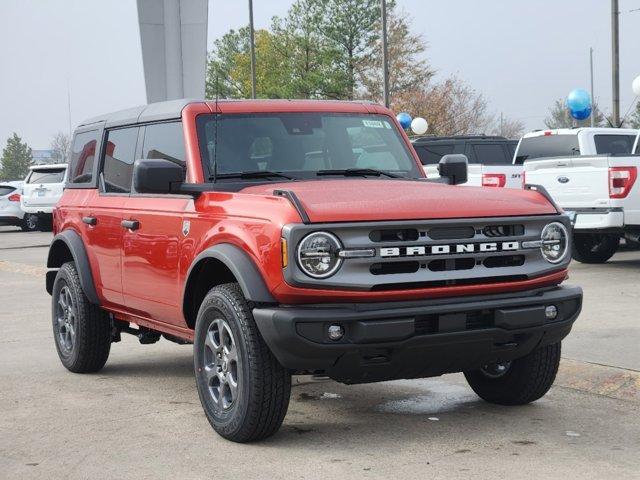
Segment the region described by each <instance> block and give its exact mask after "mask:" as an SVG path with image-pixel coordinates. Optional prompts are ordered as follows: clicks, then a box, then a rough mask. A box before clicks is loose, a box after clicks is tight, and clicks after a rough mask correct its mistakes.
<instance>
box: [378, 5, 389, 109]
mask: <svg viewBox="0 0 640 480" xmlns="http://www.w3.org/2000/svg"><path fill="white" fill-rule="evenodd" d="M380 14H381V16H382V77H383V81H382V84H383V87H382V88H383V92H382V94H383V97H384V106H385V107H387V108H389V105H390V103H389V49H388V45H387V2H386V0H380Z"/></svg>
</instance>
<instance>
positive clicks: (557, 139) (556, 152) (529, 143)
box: [516, 135, 580, 164]
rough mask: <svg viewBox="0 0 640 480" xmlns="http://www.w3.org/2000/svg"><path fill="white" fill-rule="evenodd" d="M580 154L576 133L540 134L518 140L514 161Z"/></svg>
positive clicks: (518, 162)
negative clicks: (518, 144)
mask: <svg viewBox="0 0 640 480" xmlns="http://www.w3.org/2000/svg"><path fill="white" fill-rule="evenodd" d="M578 155H580V147H579V145H578V136H577V135H540V136H537V137H527V138H523V139H522V140H521V141H520V147H519V148H518V151H517V152H516V163H517V164H522V163H523V162H524V161H525V160H533V159H536V158H549V157H573V156H578Z"/></svg>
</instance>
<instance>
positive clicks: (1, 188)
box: [0, 185, 16, 197]
mask: <svg viewBox="0 0 640 480" xmlns="http://www.w3.org/2000/svg"><path fill="white" fill-rule="evenodd" d="M15 191H16V189H15V188H13V187H9V186H5V185H0V197H4V196H6V195H9V194H10V193H11V192H15Z"/></svg>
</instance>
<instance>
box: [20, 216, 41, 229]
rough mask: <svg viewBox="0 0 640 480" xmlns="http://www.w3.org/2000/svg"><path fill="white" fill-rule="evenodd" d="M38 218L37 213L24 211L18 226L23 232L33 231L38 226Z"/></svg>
mask: <svg viewBox="0 0 640 480" xmlns="http://www.w3.org/2000/svg"><path fill="white" fill-rule="evenodd" d="M38 220H39V219H38V216H37V215H34V214H33V213H25V214H24V217H23V218H22V224H21V225H20V228H22V231H23V232H35V231H36V230H38V228H39V227H40V222H39V221H38Z"/></svg>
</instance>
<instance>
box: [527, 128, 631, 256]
mask: <svg viewBox="0 0 640 480" xmlns="http://www.w3.org/2000/svg"><path fill="white" fill-rule="evenodd" d="M637 138H638V130H630V129H614V128H579V129H561V130H545V131H540V132H534V133H529V134H527V135H525V136H524V137H523V138H522V139H521V141H520V143H519V145H518V149H517V151H516V158H515V160H516V162H518V163H523V162H524V171H525V183H533V184H538V185H542V186H544V188H546V190H547V191H548V192H549V193H550V194H551V196H552V198H553V199H554V200H555V201H556V202H557V203H558V204H559V205H560V207H561V208H563V209H565V210H566V211H567V212H568V213H569V214H570V215H572V216H575V225H574V230H573V232H574V235H573V240H574V248H573V258H574V259H576V260H578V261H580V262H585V263H603V262H606V261H607V260H609V258H611V257H612V256H613V254H614V253H616V251H617V250H618V246H619V244H620V238H621V237H623V236H626V237H627V238H628V239H629V240H632V241H636V242H637V241H638V237H640V187H639V186H638V185H637V184H636V179H637V176H638V164H639V163H640V156H638V155H637V154H635V155H633V154H632V152H633V151H634V150H633V148H634V142H636V144H637Z"/></svg>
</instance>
